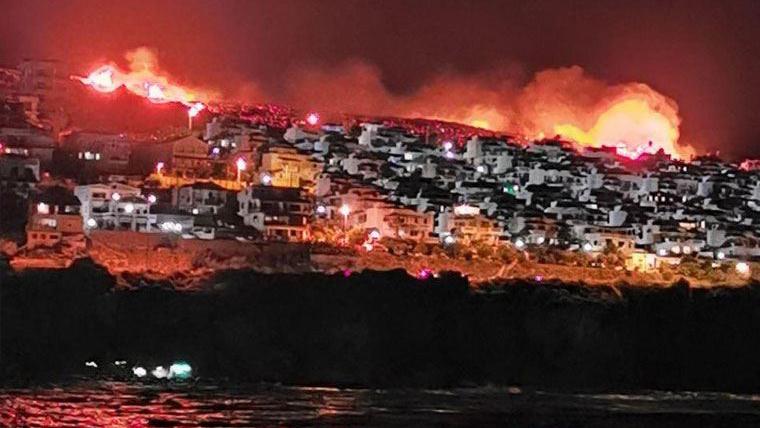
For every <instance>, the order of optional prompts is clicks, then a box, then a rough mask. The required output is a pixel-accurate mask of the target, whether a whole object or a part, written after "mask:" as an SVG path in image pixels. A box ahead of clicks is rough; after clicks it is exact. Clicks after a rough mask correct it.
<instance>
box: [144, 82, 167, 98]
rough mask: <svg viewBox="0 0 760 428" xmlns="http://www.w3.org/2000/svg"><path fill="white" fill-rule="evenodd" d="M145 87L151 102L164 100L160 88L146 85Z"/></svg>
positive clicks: (162, 91) (164, 96)
mask: <svg viewBox="0 0 760 428" xmlns="http://www.w3.org/2000/svg"><path fill="white" fill-rule="evenodd" d="M146 87H147V88H148V98H149V99H150V100H151V101H163V100H165V99H166V95H164V90H163V89H161V87H160V86H158V85H156V84H147V85H146Z"/></svg>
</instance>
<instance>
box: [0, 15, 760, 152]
mask: <svg viewBox="0 0 760 428" xmlns="http://www.w3.org/2000/svg"><path fill="white" fill-rule="evenodd" d="M0 8H1V9H2V12H0V40H2V43H1V44H0V63H2V64H3V65H6V66H14V65H16V63H17V62H18V61H19V60H20V59H21V58H23V57H42V58H48V57H52V58H57V59H61V60H64V61H67V62H69V63H70V64H71V66H72V68H73V69H74V70H81V72H82V73H85V72H87V71H88V70H89V68H90V67H91V66H92V65H93V64H95V63H97V62H98V61H104V60H121V59H122V58H123V55H124V52H126V51H128V50H130V49H134V48H136V47H139V46H148V47H151V48H155V49H156V50H157V51H158V53H159V59H160V61H161V66H162V68H163V69H165V70H166V71H168V72H170V73H171V75H172V76H175V77H176V78H178V79H180V80H181V81H183V82H187V83H191V84H194V85H201V86H208V87H213V88H218V89H219V90H222V91H224V92H225V93H227V94H234V95H236V96H241V95H240V94H244V95H245V94H248V93H250V94H256V95H257V96H264V97H266V98H267V99H271V100H274V101H289V102H298V101H299V99H298V98H297V97H296V98H294V97H293V96H288V95H286V94H288V93H291V94H292V93H293V92H294V91H293V88H291V87H290V86H291V85H293V81H294V80H295V79H296V78H295V77H293V76H297V75H298V74H299V73H303V71H304V70H315V69H317V70H323V72H322V74H321V75H320V76H321V78H323V79H330V76H332V75H340V74H341V72H342V69H343V68H344V65H345V64H357V63H358V64H361V65H362V67H367V68H369V69H371V70H372V71H373V73H375V74H374V75H375V76H376V77H377V78H378V81H379V84H380V85H381V86H382V90H384V91H388V93H389V94H391V95H392V96H394V97H395V96H398V97H403V96H407V95H408V94H413V93H415V91H418V90H419V88H420V87H422V86H424V85H425V84H426V82H428V81H430V80H431V79H435V78H437V77H438V76H456V77H457V78H465V79H478V78H480V76H484V77H483V79H484V81H487V82H494V86H499V85H500V84H501V83H500V82H501V80H509V81H510V82H511V83H513V84H517V85H519V84H525V83H527V82H528V81H530V79H531V78H532V76H533V75H534V73H536V72H538V71H541V70H544V69H547V68H557V67H569V66H572V65H578V66H580V67H582V68H583V69H584V70H585V72H586V73H588V74H589V75H590V76H593V77H594V78H596V79H600V80H603V81H605V82H607V83H609V84H616V83H623V82H632V81H636V82H643V83H646V84H648V85H650V86H651V87H652V88H654V89H656V90H657V91H659V92H661V93H663V94H664V95H666V96H668V97H670V98H672V99H673V100H675V101H676V102H677V103H678V106H679V110H680V114H681V117H682V118H683V122H682V127H681V135H682V140H688V141H689V142H691V143H692V144H693V145H695V146H696V147H697V148H699V149H701V150H706V149H710V150H715V149H718V150H721V152H722V153H724V154H729V155H751V156H758V155H760V143H759V141H760V2H757V1H730V2H716V1H695V0H691V1H672V2H668V1H651V2H648V1H639V2H618V1H608V2H592V1H578V2H572V1H530V2H507V1H493V2H491V1H484V0H481V1H459V2H455V1H442V0H435V1H413V0H402V1H392V0H383V1H358V0H355V1H338V0H323V1H282V0H277V1H255V2H254V1H239V2H238V1H188V0H182V1H158V2H157V1H150V2H149V1H138V2H129V1H119V2H110V1H72V0H66V1H29V0H26V1H4V0H3V1H1V2H0ZM359 81H361V79H359ZM308 82H309V84H311V85H314V84H318V82H315V81H314V80H311V81H308ZM346 82H351V84H352V85H355V84H356V83H355V80H351V81H346ZM370 83H371V84H377V82H370ZM303 85H304V83H303V81H301V82H300V83H299V85H296V87H297V88H299V90H300V89H302V88H303ZM261 94H266V95H261ZM504 96H505V97H507V96H509V95H508V94H507V93H505V95H504ZM373 105H374V104H372V103H369V104H368V105H367V106H366V109H368V110H371V109H372V107H373ZM351 106H352V107H353V105H351ZM367 113H372V111H367Z"/></svg>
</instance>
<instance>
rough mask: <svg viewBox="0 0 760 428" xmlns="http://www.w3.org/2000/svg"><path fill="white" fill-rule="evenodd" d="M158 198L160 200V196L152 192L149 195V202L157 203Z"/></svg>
mask: <svg viewBox="0 0 760 428" xmlns="http://www.w3.org/2000/svg"><path fill="white" fill-rule="evenodd" d="M157 200H158V198H157V197H156V195H152V194H151V195H148V202H149V203H151V204H155V203H156V201H157Z"/></svg>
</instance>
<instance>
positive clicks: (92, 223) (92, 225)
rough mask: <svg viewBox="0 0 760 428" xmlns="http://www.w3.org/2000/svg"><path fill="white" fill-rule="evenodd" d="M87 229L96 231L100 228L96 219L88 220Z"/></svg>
mask: <svg viewBox="0 0 760 428" xmlns="http://www.w3.org/2000/svg"><path fill="white" fill-rule="evenodd" d="M87 227H88V228H90V229H95V228H96V227H98V222H97V220H95V219H94V218H88V219H87Z"/></svg>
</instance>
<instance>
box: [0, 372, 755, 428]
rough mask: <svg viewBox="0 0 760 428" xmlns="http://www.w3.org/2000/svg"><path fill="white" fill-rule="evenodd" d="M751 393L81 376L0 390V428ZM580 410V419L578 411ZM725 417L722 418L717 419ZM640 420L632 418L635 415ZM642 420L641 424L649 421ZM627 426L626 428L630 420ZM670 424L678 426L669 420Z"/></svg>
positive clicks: (465, 414)
mask: <svg viewBox="0 0 760 428" xmlns="http://www.w3.org/2000/svg"><path fill="white" fill-rule="evenodd" d="M758 404H760V396H757V395H736V394H720V393H687V392H681V393H671V392H658V391H651V392H640V393H636V394H560V393H548V392H541V391H530V392H523V391H521V390H519V389H516V388H477V389H453V390H368V389H337V388H297V387H281V386H272V385H254V386H225V387H220V386H219V385H213V384H198V383H196V384H187V385H172V384H167V383H155V384H149V383H146V384H141V383H124V382H112V381H97V382H96V381H82V382H76V383H72V384H67V385H65V386H50V387H42V388H29V389H3V390H0V425H2V426H24V427H80V426H89V427H130V428H134V427H151V426H177V427H209V426H230V427H242V426H271V425H282V426H307V425H325V426H336V425H341V426H367V425H375V426H387V425H397V426H407V425H414V426H430V425H470V424H476V425H491V424H497V423H498V424H502V425H503V424H508V423H509V422H513V423H515V424H519V425H515V426H528V425H533V424H539V425H540V426H553V425H543V423H544V422H547V423H551V421H556V420H558V419H557V417H558V415H571V416H570V417H572V418H575V420H576V421H577V420H582V421H588V420H593V419H594V417H596V416H599V417H602V416H603V417H605V418H607V419H606V420H608V419H609V417H610V416H609V415H618V416H621V415H623V416H632V415H633V416H636V415H668V414H670V415H680V416H684V415H686V416H692V417H694V416H700V415H706V414H709V415H719V416H721V417H722V418H723V419H726V418H732V417H735V416H736V417H737V418H739V419H737V420H740V421H742V422H746V421H754V422H753V424H752V425H747V426H753V425H754V423H755V422H757V421H760V406H758ZM579 415H580V416H579ZM726 420H728V419H726ZM639 422H640V421H639ZM650 425H651V424H650ZM632 426H633V425H632ZM677 426H680V425H677Z"/></svg>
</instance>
